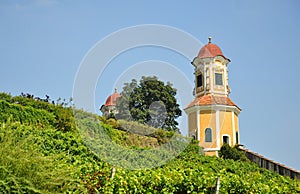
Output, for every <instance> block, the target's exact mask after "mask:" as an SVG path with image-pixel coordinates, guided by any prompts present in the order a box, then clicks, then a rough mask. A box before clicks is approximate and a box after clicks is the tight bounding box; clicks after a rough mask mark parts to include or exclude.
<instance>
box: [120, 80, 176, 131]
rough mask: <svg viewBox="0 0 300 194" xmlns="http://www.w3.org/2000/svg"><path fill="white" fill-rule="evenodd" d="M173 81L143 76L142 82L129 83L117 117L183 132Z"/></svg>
mask: <svg viewBox="0 0 300 194" xmlns="http://www.w3.org/2000/svg"><path fill="white" fill-rule="evenodd" d="M175 96H176V89H175V88H173V86H172V84H171V83H170V82H168V83H167V84H165V83H164V82H162V81H160V80H158V79H157V77H155V76H153V77H145V76H143V77H142V78H141V80H140V81H139V83H138V82H137V80H135V79H133V80H132V81H131V82H130V83H125V84H124V87H123V91H122V92H121V97H120V98H119V99H118V100H117V105H116V108H117V110H118V113H117V114H116V115H115V116H116V118H117V119H124V120H134V121H137V122H139V123H143V124H147V125H150V126H153V127H156V128H161V129H165V130H169V131H179V129H178V127H177V125H178V122H177V121H176V119H177V118H178V117H179V116H181V113H182V112H181V110H180V109H179V104H178V103H177V100H176V98H175Z"/></svg>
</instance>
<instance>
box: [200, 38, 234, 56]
mask: <svg viewBox="0 0 300 194" xmlns="http://www.w3.org/2000/svg"><path fill="white" fill-rule="evenodd" d="M216 56H222V57H224V58H225V59H228V58H226V57H225V56H224V55H223V53H222V50H221V49H220V47H219V46H218V45H216V44H213V43H211V37H209V42H208V44H206V45H205V46H203V47H202V48H201V49H200V51H199V53H198V58H199V59H203V58H213V57H216ZM228 60H229V59H228Z"/></svg>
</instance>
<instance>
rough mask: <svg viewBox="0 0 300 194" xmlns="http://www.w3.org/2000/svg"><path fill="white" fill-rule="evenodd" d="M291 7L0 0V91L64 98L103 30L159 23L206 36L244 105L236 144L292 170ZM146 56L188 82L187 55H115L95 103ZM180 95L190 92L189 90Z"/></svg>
mask: <svg viewBox="0 0 300 194" xmlns="http://www.w3.org/2000/svg"><path fill="white" fill-rule="evenodd" d="M299 10H300V2H299V1H297V0H294V1H291V0H287V1H258V0H257V1H180V2H179V1H178V2H175V1H168V0H166V1H65V0H62V1H56V0H31V1H29V0H19V1H18V0H2V1H0V65H1V76H0V91H4V92H8V93H11V94H13V95H18V94H20V93H21V92H28V93H32V94H34V95H36V96H41V97H43V96H44V95H46V94H48V95H50V96H51V98H53V99H57V98H59V97H61V98H66V99H68V98H70V97H71V96H72V90H73V83H74V79H75V77H76V73H77V71H78V69H79V66H80V64H81V62H82V61H83V59H84V57H85V56H86V54H87V53H88V51H89V50H90V49H91V48H92V47H93V46H94V45H96V44H97V42H99V41H100V40H102V39H103V38H105V37H106V36H108V35H109V34H111V33H113V32H115V31H117V30H120V29H123V28H127V27H130V26H136V25H143V24H159V25H168V26H171V27H174V28H178V29H180V30H183V31H185V32H187V33H189V34H191V35H192V36H193V37H195V38H197V39H198V40H199V41H200V42H201V43H204V44H206V43H207V37H208V36H212V37H213V40H212V41H213V43H216V44H218V45H219V46H220V47H221V49H222V51H223V53H224V54H225V56H226V57H228V58H230V59H231V63H230V64H229V83H230V87H231V89H232V93H231V95H230V97H231V99H232V100H233V101H234V102H235V103H236V104H238V105H239V106H240V107H241V108H242V109H243V111H242V113H241V114H240V130H241V142H242V143H243V144H244V145H245V146H246V147H247V148H249V149H251V150H253V151H256V152H258V153H260V154H262V155H264V156H266V157H269V158H271V159H274V160H276V161H278V162H281V163H284V164H286V165H288V166H291V167H293V168H297V169H300V162H299V161H300V151H299V147H300V141H299V138H300V127H299V120H300V116H299V108H300V100H299V99H300V91H299V85H300V81H299V80H298V78H297V77H298V76H299V71H300V63H299V56H300V49H299V45H300V22H299V20H300V11H299ZM199 49H200V48H199ZM199 49H198V50H195V51H194V52H195V56H196V55H197V53H198V51H199ZM149 60H153V63H154V65H153V66H151V65H150V64H147V63H146V64H145V65H147V67H148V66H151V67H149V68H150V69H151V68H152V70H155V69H156V70H157V72H159V71H160V72H161V71H162V72H163V73H165V74H164V75H168V72H164V71H166V70H160V69H159V68H156V64H155V63H156V62H155V61H158V60H159V61H166V62H167V63H169V64H172V65H173V66H174V67H176V68H177V70H179V71H181V72H182V73H183V74H184V75H185V76H186V77H187V78H188V79H189V81H190V82H192V81H193V74H192V73H193V67H192V65H191V64H190V61H191V60H192V58H191V59H187V58H184V57H183V56H181V55H179V54H178V53H175V52H173V51H171V50H168V49H163V48H158V47H143V48H136V49H131V50H129V51H127V52H125V53H122V54H120V55H119V56H117V57H115V58H114V59H113V60H112V61H111V62H110V63H109V65H108V66H107V68H106V69H105V71H104V72H103V74H102V75H101V76H100V77H99V80H98V83H97V86H96V90H95V96H96V98H95V107H96V108H97V107H99V106H101V104H102V103H103V102H104V101H105V99H106V97H107V96H108V95H109V94H110V93H111V92H112V91H113V88H114V87H118V88H121V87H122V84H121V83H120V80H119V78H120V77H122V75H123V76H124V74H125V75H126V72H127V73H128V72H129V73H128V76H129V75H131V74H130V68H131V67H132V66H133V65H134V64H139V63H141V62H142V61H149ZM152 70H151V71H152ZM149 71H150V70H149ZM162 76H163V75H162ZM162 79H167V78H162ZM125 80H126V79H125ZM186 93H188V94H187V96H189V95H190V96H191V91H187V92H186ZM191 98H192V97H191ZM182 106H185V105H182Z"/></svg>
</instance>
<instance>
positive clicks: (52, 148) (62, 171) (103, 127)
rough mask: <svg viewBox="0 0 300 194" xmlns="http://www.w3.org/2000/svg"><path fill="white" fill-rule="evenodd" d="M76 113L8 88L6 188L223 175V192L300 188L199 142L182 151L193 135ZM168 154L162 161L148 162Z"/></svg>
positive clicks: (201, 181) (101, 185)
mask: <svg viewBox="0 0 300 194" xmlns="http://www.w3.org/2000/svg"><path fill="white" fill-rule="evenodd" d="M75 116H76V117H75V118H76V119H75V118H74V116H73V111H72V109H71V108H70V107H69V105H68V104H67V103H64V102H63V103H54V102H52V101H51V100H49V99H48V97H47V98H46V99H35V98H34V97H33V96H30V95H23V96H17V97H12V96H10V95H8V94H3V93H1V94H0V193H97V192H99V193H214V189H215V184H216V178H217V177H220V179H221V185H220V193H300V182H299V181H298V180H291V179H290V178H288V177H283V176H280V175H278V174H275V173H272V172H269V171H267V170H264V169H261V168H259V167H258V166H257V165H255V164H253V163H250V162H244V161H233V160H230V159H227V160H225V159H222V158H216V157H205V156H202V155H201V149H200V148H199V147H198V146H197V142H192V143H190V144H189V146H188V147H187V148H186V149H185V151H183V152H181V153H180V155H177V153H176V151H178V150H180V149H182V147H183V145H184V139H185V138H184V137H182V136H180V135H178V134H170V133H164V132H163V131H160V130H154V129H149V130H154V132H153V133H151V134H147V135H146V136H145V135H141V134H142V133H144V130H145V129H146V128H147V127H146V128H145V127H143V126H140V125H138V124H134V123H122V122H123V121H122V122H121V123H116V122H115V121H112V120H110V121H107V120H102V121H100V120H98V118H99V117H98V116H96V115H92V114H89V113H85V112H83V111H78V110H77V111H75ZM120 125H121V126H120ZM115 128H119V129H122V130H119V129H115ZM129 128H132V130H130V129H129ZM86 129H89V130H86ZM130 131H134V132H135V133H136V134H132V133H130ZM96 137H97V138H100V140H101V143H99V141H96V140H99V139H97V138H96ZM171 137H176V138H173V139H176V140H178V139H179V140H180V141H179V143H178V141H173V140H172V138H171ZM94 142H97V144H95V143H94ZM180 142H182V143H180ZM170 145H172V146H170ZM161 147H164V149H161ZM170 148H172V149H170ZM103 150H106V151H105V152H103ZM143 154H144V155H143ZM124 155H125V156H126V157H123V156H124ZM121 156H122V157H121ZM174 157H175V158H174ZM112 158H114V159H115V160H114V161H112V160H111V159H112ZM143 158H144V160H141V159H143ZM145 158H146V159H145ZM161 158H164V162H162V163H161V164H162V166H159V167H156V168H150V169H149V168H145V169H144V168H143V167H145V166H149V165H150V166H151V165H154V164H156V163H157V165H159V164H160V163H159V160H160V159H161ZM172 158H174V159H172ZM107 161H110V162H109V163H107ZM140 161H142V164H140V163H141V162H140ZM112 164H113V165H114V167H115V168H116V173H115V176H114V178H113V179H112V178H111V169H112V168H113V166H112ZM120 166H122V167H125V168H121V167H120ZM130 168H133V169H136V168H142V170H130Z"/></svg>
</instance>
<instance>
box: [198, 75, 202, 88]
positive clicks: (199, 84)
mask: <svg viewBox="0 0 300 194" xmlns="http://www.w3.org/2000/svg"><path fill="white" fill-rule="evenodd" d="M201 86H203V76H202V74H199V75H197V87H201Z"/></svg>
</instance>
